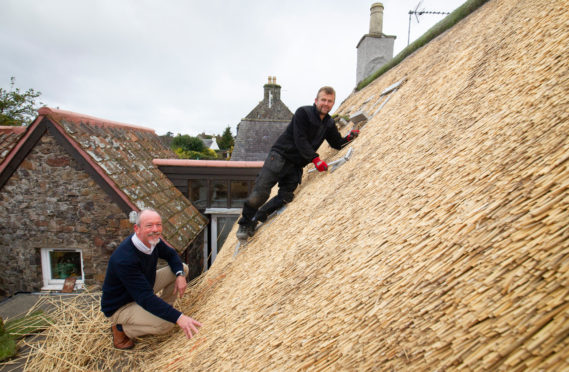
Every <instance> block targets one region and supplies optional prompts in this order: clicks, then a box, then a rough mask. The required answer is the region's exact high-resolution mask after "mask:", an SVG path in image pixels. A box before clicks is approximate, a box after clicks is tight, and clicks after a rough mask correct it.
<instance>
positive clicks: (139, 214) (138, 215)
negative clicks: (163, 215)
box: [134, 208, 160, 227]
mask: <svg viewBox="0 0 569 372" xmlns="http://www.w3.org/2000/svg"><path fill="white" fill-rule="evenodd" d="M144 212H154V213H157V214H158V215H159V214H160V213H158V212H157V211H156V210H154V209H152V208H144V209H142V210H141V211H140V212H138V213H137V214H136V218H135V219H134V224H135V225H137V226H139V227H140V216H141V215H142V213H144Z"/></svg>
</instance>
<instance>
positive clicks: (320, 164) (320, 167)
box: [312, 156, 328, 172]
mask: <svg viewBox="0 0 569 372" xmlns="http://www.w3.org/2000/svg"><path fill="white" fill-rule="evenodd" d="M312 162H313V163H314V166H315V167H316V169H318V172H324V171H327V170H328V164H326V163H325V162H324V160H320V157H319V156H317V157H315V158H314V159H312Z"/></svg>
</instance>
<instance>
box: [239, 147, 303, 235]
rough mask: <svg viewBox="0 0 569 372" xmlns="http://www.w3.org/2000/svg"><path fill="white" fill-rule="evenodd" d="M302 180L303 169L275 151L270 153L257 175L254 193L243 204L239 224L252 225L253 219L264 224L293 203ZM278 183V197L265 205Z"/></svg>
mask: <svg viewBox="0 0 569 372" xmlns="http://www.w3.org/2000/svg"><path fill="white" fill-rule="evenodd" d="M301 179H302V167H299V166H297V165H295V164H293V163H291V162H290V161H288V160H286V159H285V158H284V157H283V156H282V155H280V154H279V153H277V152H275V151H271V152H269V155H268V156H267V159H266V160H265V164H263V168H261V171H260V172H259V174H258V175H257V179H256V180H255V186H254V188H253V192H251V194H250V195H249V197H248V198H247V200H245V203H244V204H243V212H242V216H241V219H240V220H239V224H240V225H247V224H250V223H251V222H252V221H253V218H254V219H256V220H257V221H261V222H264V221H265V220H266V219H267V216H269V215H270V214H271V213H273V212H274V211H276V210H277V209H279V208H280V207H282V206H283V205H285V204H286V203H290V202H291V201H292V199H293V198H294V190H296V188H297V187H298V185H299V184H300V181H301ZM277 183H278V185H279V191H278V193H277V196H275V197H274V198H272V199H271V200H269V202H267V203H266V204H265V202H266V201H267V199H268V198H269V196H270V194H271V189H272V188H273V186H274V185H276V184H277Z"/></svg>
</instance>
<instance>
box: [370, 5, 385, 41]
mask: <svg viewBox="0 0 569 372" xmlns="http://www.w3.org/2000/svg"><path fill="white" fill-rule="evenodd" d="M369 34H370V35H382V34H383V4H382V3H373V4H372V5H371V8H370V17H369Z"/></svg>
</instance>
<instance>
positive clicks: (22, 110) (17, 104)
mask: <svg viewBox="0 0 569 372" xmlns="http://www.w3.org/2000/svg"><path fill="white" fill-rule="evenodd" d="M15 84H16V78H15V77H13V76H12V77H11V78H10V88H9V89H3V88H0V125H9V126H21V125H29V124H31V122H32V121H33V120H34V118H35V117H36V115H37V113H36V112H37V110H38V108H39V106H41V105H43V103H41V102H39V103H36V99H37V98H38V97H39V96H40V95H41V92H38V91H36V90H34V89H28V90H27V91H25V92H23V93H22V92H20V88H15V87H14V86H15Z"/></svg>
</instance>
